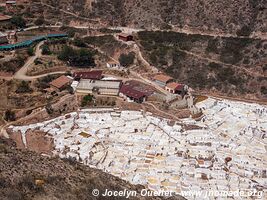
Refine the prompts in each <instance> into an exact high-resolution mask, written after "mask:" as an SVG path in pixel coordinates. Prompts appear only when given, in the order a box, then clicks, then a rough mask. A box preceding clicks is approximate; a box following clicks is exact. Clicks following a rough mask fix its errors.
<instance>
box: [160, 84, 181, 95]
mask: <svg viewBox="0 0 267 200" xmlns="http://www.w3.org/2000/svg"><path fill="white" fill-rule="evenodd" d="M165 90H167V91H168V92H170V93H173V94H182V93H183V91H184V85H183V84H179V83H175V82H171V83H168V84H167V85H166V86H165Z"/></svg>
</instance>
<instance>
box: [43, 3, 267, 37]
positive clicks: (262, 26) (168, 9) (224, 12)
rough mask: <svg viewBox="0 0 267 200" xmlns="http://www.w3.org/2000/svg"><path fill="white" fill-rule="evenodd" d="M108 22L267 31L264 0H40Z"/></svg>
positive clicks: (209, 29)
mask: <svg viewBox="0 0 267 200" xmlns="http://www.w3.org/2000/svg"><path fill="white" fill-rule="evenodd" d="M43 2H45V3H48V4H50V5H54V6H56V7H58V8H63V9H66V10H68V11H72V12H74V13H78V14H79V15H81V16H86V17H92V18H95V17H98V18H101V19H104V20H107V21H108V22H109V23H110V24H113V23H114V24H116V25H136V26H139V27H145V28H151V27H153V26H157V27H161V26H162V25H166V24H168V23H171V24H173V25H176V26H178V27H180V28H185V27H188V28H191V29H195V30H202V31H219V32H223V33H232V34H235V33H238V34H239V35H248V34H250V32H252V31H255V32H266V31H267V24H266V20H267V9H266V1H265V0H225V1H219V0H215V1H214V0H153V1H151V0H97V1H96V0H90V1H88V0H87V1H86V0H76V1H73V0H59V1H52V0H43Z"/></svg>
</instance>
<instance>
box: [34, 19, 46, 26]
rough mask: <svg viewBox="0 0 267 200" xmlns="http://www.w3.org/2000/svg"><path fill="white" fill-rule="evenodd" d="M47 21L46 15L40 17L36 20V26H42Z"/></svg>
mask: <svg viewBox="0 0 267 200" xmlns="http://www.w3.org/2000/svg"><path fill="white" fill-rule="evenodd" d="M44 23H45V20H44V17H39V18H38V19H36V20H35V22H34V24H35V25H36V26H41V25H43V24H44Z"/></svg>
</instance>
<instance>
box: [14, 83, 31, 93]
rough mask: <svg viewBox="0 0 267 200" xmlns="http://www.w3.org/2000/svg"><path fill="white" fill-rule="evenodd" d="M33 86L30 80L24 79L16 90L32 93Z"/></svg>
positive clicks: (17, 91)
mask: <svg viewBox="0 0 267 200" xmlns="http://www.w3.org/2000/svg"><path fill="white" fill-rule="evenodd" d="M32 91H33V90H32V88H31V87H30V85H29V82H27V81H22V82H21V83H20V84H19V85H18V88H17V90H16V93H30V92H32Z"/></svg>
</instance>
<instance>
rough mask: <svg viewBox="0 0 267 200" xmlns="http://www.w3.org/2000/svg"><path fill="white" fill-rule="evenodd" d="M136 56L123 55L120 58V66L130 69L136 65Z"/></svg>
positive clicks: (132, 54) (131, 53)
mask: <svg viewBox="0 0 267 200" xmlns="http://www.w3.org/2000/svg"><path fill="white" fill-rule="evenodd" d="M134 59H135V54H134V52H130V53H129V54H124V53H123V54H121V55H120V57H119V61H120V64H121V65H122V66H123V67H129V66H130V65H132V64H133V63H134Z"/></svg>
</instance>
